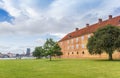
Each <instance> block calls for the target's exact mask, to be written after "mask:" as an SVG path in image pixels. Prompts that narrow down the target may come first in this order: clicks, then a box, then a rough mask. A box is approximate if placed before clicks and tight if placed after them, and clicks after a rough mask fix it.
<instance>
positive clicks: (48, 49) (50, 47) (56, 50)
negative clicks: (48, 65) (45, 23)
mask: <svg viewBox="0 0 120 78" xmlns="http://www.w3.org/2000/svg"><path fill="white" fill-rule="evenodd" d="M44 50H45V54H46V56H49V58H50V61H51V60H52V56H56V55H57V56H60V55H62V52H61V48H60V47H59V45H58V44H57V43H56V42H55V41H53V39H52V38H49V39H47V40H46V42H45V44H44Z"/></svg>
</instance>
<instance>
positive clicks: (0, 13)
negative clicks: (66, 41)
mask: <svg viewBox="0 0 120 78" xmlns="http://www.w3.org/2000/svg"><path fill="white" fill-rule="evenodd" d="M13 20H14V17H13V16H11V15H10V14H9V13H8V12H7V11H5V10H4V9H1V8H0V22H4V21H6V22H9V23H12V21H13Z"/></svg>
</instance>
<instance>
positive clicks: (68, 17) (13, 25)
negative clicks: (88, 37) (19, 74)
mask: <svg viewBox="0 0 120 78" xmlns="http://www.w3.org/2000/svg"><path fill="white" fill-rule="evenodd" d="M108 15H113V17H115V16H119V15H120V2H119V0H0V52H1V53H8V52H11V53H23V52H26V48H31V50H32V51H33V50H34V48H35V47H36V46H42V45H43V44H44V42H45V41H46V39H47V38H53V39H54V40H55V41H59V40H60V39H61V38H62V37H64V36H65V35H66V34H67V33H69V32H72V31H74V30H75V28H83V27H85V25H86V23H89V24H90V25H91V24H94V23H97V22H98V18H102V19H103V20H106V19H108Z"/></svg>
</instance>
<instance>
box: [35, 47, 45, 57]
mask: <svg viewBox="0 0 120 78" xmlns="http://www.w3.org/2000/svg"><path fill="white" fill-rule="evenodd" d="M33 56H35V57H37V58H38V59H39V58H41V57H42V56H44V49H43V47H42V46H40V47H36V48H35V50H34V52H33Z"/></svg>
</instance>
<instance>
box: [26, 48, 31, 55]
mask: <svg viewBox="0 0 120 78" xmlns="http://www.w3.org/2000/svg"><path fill="white" fill-rule="evenodd" d="M30 51H31V50H30V48H27V51H26V56H30Z"/></svg>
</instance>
